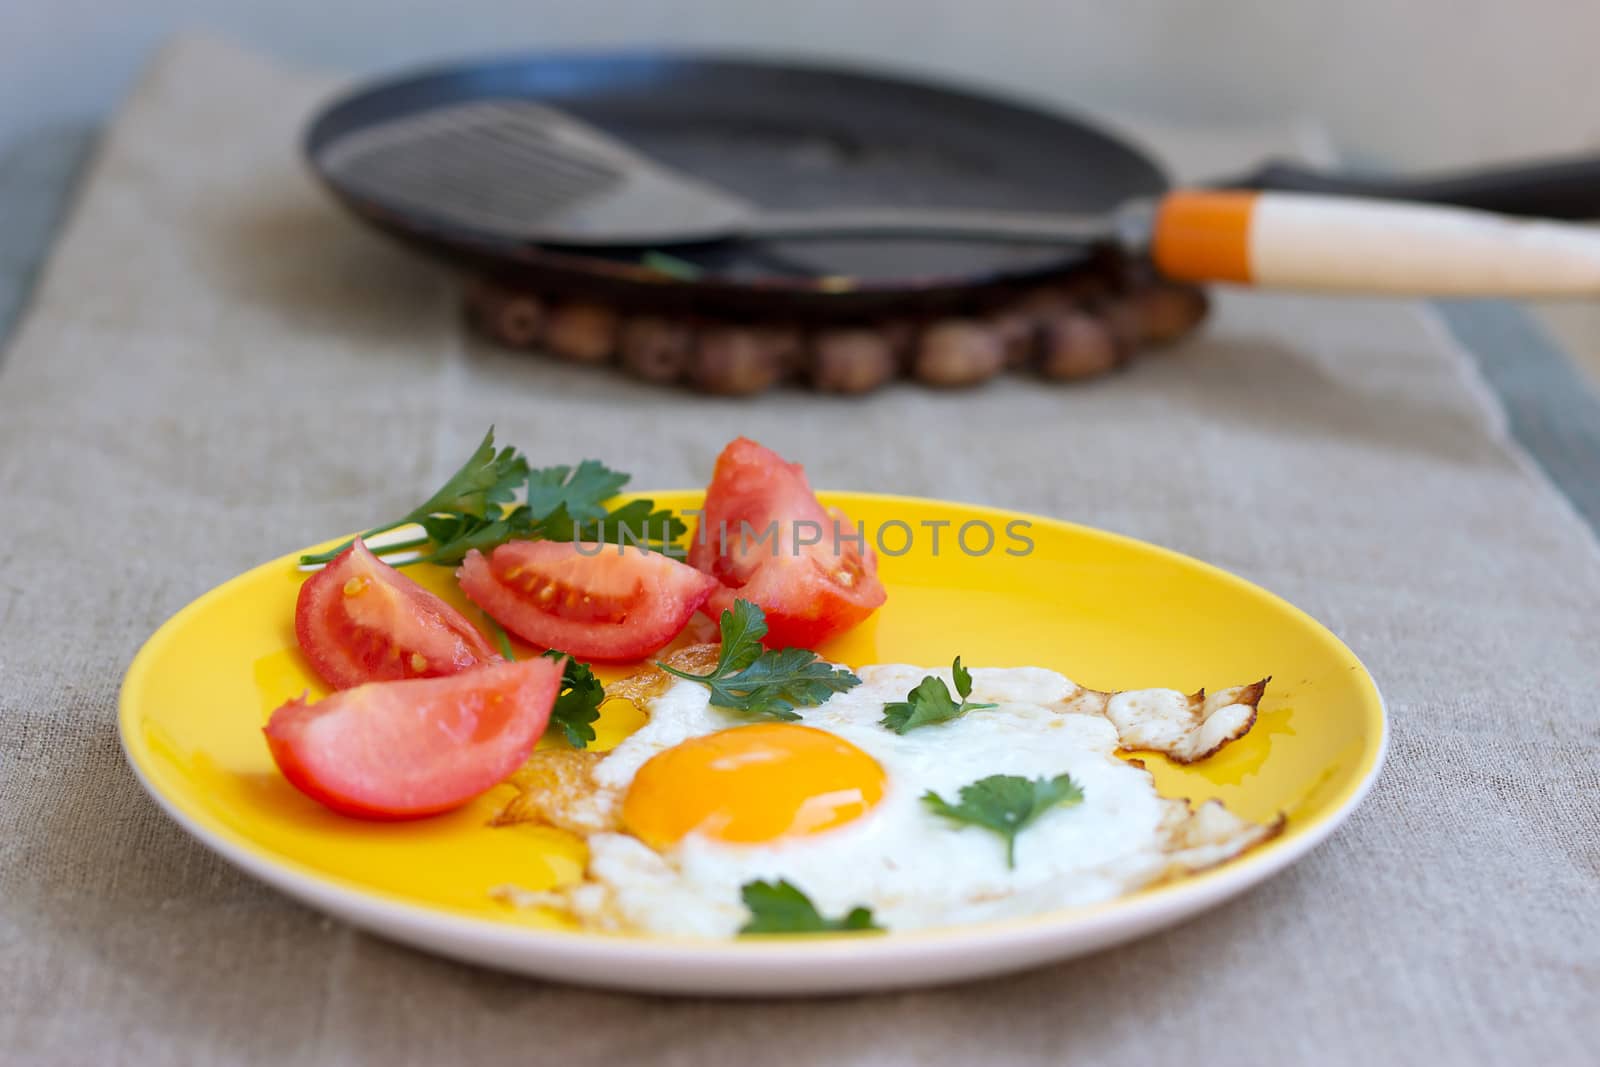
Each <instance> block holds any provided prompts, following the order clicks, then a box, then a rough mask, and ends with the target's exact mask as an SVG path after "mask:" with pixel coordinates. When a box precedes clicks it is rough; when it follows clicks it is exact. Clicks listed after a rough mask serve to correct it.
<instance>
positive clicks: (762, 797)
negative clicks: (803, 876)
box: [622, 723, 883, 848]
mask: <svg viewBox="0 0 1600 1067" xmlns="http://www.w3.org/2000/svg"><path fill="white" fill-rule="evenodd" d="M882 796H883V768H882V767H880V766H878V761H877V760H875V759H873V758H872V757H871V756H869V755H867V754H866V753H865V752H863V751H861V750H860V749H859V748H857V747H856V746H855V745H852V744H851V743H850V742H848V741H845V740H843V739H842V738H839V737H835V736H834V735H833V734H830V733H826V732H825V731H822V730H817V729H813V728H812V727H810V726H796V725H794V724H792V723H762V724H759V725H755V726H738V727H734V728H733V729H731V730H722V731H719V732H718V733H714V734H707V735H706V736H704V737H695V738H691V739H689V740H688V741H685V742H683V743H682V744H680V745H676V746H674V747H673V748H669V749H667V750H666V751H665V752H660V753H657V754H656V755H655V756H653V757H651V758H650V760H648V761H647V762H646V763H645V764H644V766H642V767H640V768H639V773H638V774H636V775H635V776H634V779H633V784H632V785H631V786H630V787H629V789H628V794H627V796H626V797H625V798H623V801H622V823H623V826H624V827H626V828H627V830H628V832H629V833H631V834H633V835H634V836H635V837H637V838H639V840H641V841H643V842H644V843H645V844H647V845H649V846H650V847H651V848H662V847H664V846H666V845H670V844H672V843H673V842H675V841H678V840H679V839H681V838H683V837H684V836H685V835H687V834H702V835H704V836H706V837H709V838H712V839H714V840H717V841H726V842H730V843H738V844H755V843H758V842H763V841H775V840H777V839H779V838H782V837H790V836H795V835H799V834H814V833H817V832H819V831H822V830H827V829H830V828H832V827H835V826H840V825H843V824H844V823H847V822H849V821H851V820H852V819H856V818H859V817H860V816H862V815H864V814H866V813H867V812H868V811H870V810H872V807H873V805H875V804H877V803H878V801H879V799H881V798H882Z"/></svg>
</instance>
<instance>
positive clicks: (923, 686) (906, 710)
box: [879, 656, 995, 734]
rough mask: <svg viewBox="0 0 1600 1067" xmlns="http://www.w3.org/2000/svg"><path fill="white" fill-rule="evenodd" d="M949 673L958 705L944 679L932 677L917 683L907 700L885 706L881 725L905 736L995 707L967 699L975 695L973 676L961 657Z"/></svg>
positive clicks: (958, 657)
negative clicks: (954, 687)
mask: <svg viewBox="0 0 1600 1067" xmlns="http://www.w3.org/2000/svg"><path fill="white" fill-rule="evenodd" d="M950 673H951V674H952V675H953V676H954V677H955V682H956V692H957V693H958V694H959V695H960V697H961V702H960V703H959V704H958V703H956V700H955V698H954V697H952V696H951V695H950V688H949V686H947V685H945V684H944V680H943V679H942V678H936V677H934V676H933V675H931V674H930V675H928V676H927V677H926V678H924V679H922V681H920V682H918V683H917V687H916V688H915V689H913V690H911V692H909V693H907V694H906V698H905V699H904V700H901V701H897V702H896V703H893V704H885V705H884V706H883V718H882V719H881V720H879V725H880V726H885V727H888V728H889V729H891V730H893V731H894V732H895V733H897V734H904V733H908V732H909V731H911V730H915V729H916V728H917V727H919V726H932V725H933V724H934V723H940V722H949V721H950V720H951V719H959V718H960V717H961V716H963V715H965V714H966V713H967V712H969V711H980V710H982V709H983V708H992V707H994V706H995V705H993V704H978V703H974V702H973V701H970V700H968V699H967V698H968V697H970V696H971V695H972V675H971V674H970V673H968V671H967V669H966V668H965V667H963V666H962V665H961V657H960V656H957V657H956V661H955V663H953V664H951V666H950Z"/></svg>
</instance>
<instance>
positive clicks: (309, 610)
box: [294, 540, 500, 689]
mask: <svg viewBox="0 0 1600 1067" xmlns="http://www.w3.org/2000/svg"><path fill="white" fill-rule="evenodd" d="M294 634H295V637H296V638H298V639H299V641H300V648H301V650H302V651H304V652H305V654H306V657H307V658H308V659H310V660H311V666H312V667H313V668H314V669H315V670H316V672H317V674H318V675H319V676H320V677H321V678H322V680H323V681H325V682H327V683H328V684H329V685H331V686H333V687H334V688H335V689H348V688H350V687H351V686H353V685H361V684H362V683H363V682H385V681H392V680H395V679H399V678H439V677H443V676H444V675H447V674H455V673H456V672H457V671H464V670H466V669H467V668H469V667H477V666H479V665H481V664H485V663H495V662H498V661H499V659H500V657H499V656H498V655H497V654H496V653H495V651H494V649H493V648H492V647H491V646H490V645H489V642H488V641H487V640H485V639H484V637H483V635H482V634H480V633H478V631H477V630H475V629H474V628H473V626H472V624H471V623H470V622H468V621H467V620H466V618H465V617H464V616H463V615H462V614H461V613H460V612H459V611H457V610H456V609H455V608H453V607H451V606H450V605H449V604H446V603H445V602H444V601H442V600H440V599H439V598H438V597H436V596H434V595H433V594H432V593H430V592H428V591H427V590H426V589H424V588H422V586H420V585H418V584H417V583H416V582H413V581H412V580H411V579H410V578H407V577H406V576H405V575H403V574H401V573H400V572H399V571H397V570H395V569H394V568H393V567H391V566H389V565H388V564H387V563H384V562H383V561H382V560H381V559H379V558H378V557H377V556H374V555H373V554H372V553H371V552H369V551H367V546H366V545H363V544H362V543H361V542H360V541H359V540H358V541H357V542H356V543H355V544H353V545H351V546H350V547H349V548H347V549H345V550H344V551H343V552H342V553H340V554H339V555H338V556H337V557H335V558H334V560H333V562H331V563H329V564H328V565H327V566H326V567H324V568H322V570H320V571H318V572H316V573H315V574H313V575H312V576H311V577H309V578H307V579H306V580H305V583H304V584H303V585H301V586H300V598H299V600H298V602H297V603H296V604H295V611H294Z"/></svg>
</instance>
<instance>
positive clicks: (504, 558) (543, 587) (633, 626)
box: [456, 541, 717, 662]
mask: <svg viewBox="0 0 1600 1067" xmlns="http://www.w3.org/2000/svg"><path fill="white" fill-rule="evenodd" d="M456 578H457V579H458V580H459V581H460V582H461V591H462V592H463V593H465V594H467V596H468V597H470V598H471V599H472V601H473V603H475V604H477V605H478V606H479V607H480V608H482V609H483V610H484V611H487V612H488V613H489V614H490V615H491V616H493V617H494V619H495V620H496V621H497V622H499V623H500V625H502V626H504V627H505V628H506V629H507V630H510V631H511V632H512V633H514V634H516V635H518V636H519V637H521V638H523V639H524V640H526V641H529V642H531V643H532V644H535V645H538V646H539V647H540V648H559V649H561V651H563V652H570V653H571V654H572V655H574V656H576V657H578V658H579V659H585V660H610V661H613V662H615V661H618V660H632V659H639V658H641V657H643V656H647V655H649V654H650V653H652V652H654V651H655V650H656V649H658V648H660V647H661V646H662V645H664V644H666V643H667V642H668V641H670V640H672V639H673V638H674V637H676V636H677V635H678V633H679V631H681V630H682V629H683V628H684V626H685V625H686V624H687V623H688V622H689V619H690V617H691V616H693V615H694V613H695V612H696V611H698V610H699V609H700V605H701V604H704V603H705V601H706V597H708V596H710V595H711V591H712V590H713V589H715V588H716V585H717V583H716V582H715V581H713V580H712V579H710V578H708V577H706V576H705V575H704V574H701V573H700V572H699V571H697V570H695V569H694V568H693V567H686V566H684V565H683V564H682V563H679V562H678V561H677V560H675V559H672V558H670V557H667V556H663V555H661V554H660V553H657V552H646V551H644V550H643V549H638V548H633V547H631V546H630V547H627V548H620V549H619V548H618V547H617V546H616V545H599V544H592V543H585V544H584V545H582V546H581V551H580V546H578V545H575V544H572V543H570V542H567V541H508V542H507V543H505V544H503V545H501V546H499V547H498V548H496V549H495V550H494V551H493V552H492V553H490V555H489V556H488V557H487V558H486V557H485V556H484V555H483V554H482V553H481V552H477V551H472V552H468V553H467V558H466V559H465V560H463V561H462V564H461V569H460V570H458V571H456Z"/></svg>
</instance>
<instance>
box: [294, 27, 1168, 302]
mask: <svg viewBox="0 0 1600 1067" xmlns="http://www.w3.org/2000/svg"><path fill="white" fill-rule="evenodd" d="M507 98H512V99H531V100H539V101H542V102H546V103H549V104H552V105H555V106H557V107H561V108H564V109H566V110H568V111H570V112H571V113H573V114H575V115H577V116H579V117H581V118H583V119H585V120H587V121H589V122H591V123H594V124H596V125H598V126H600V127H603V128H605V129H606V130H608V131H610V132H611V133H613V134H615V135H617V136H619V137H621V138H623V139H624V140H626V141H628V142H630V143H632V144H634V145H636V146H638V147H639V148H641V149H642V150H643V151H645V152H646V153H649V154H651V155H653V156H656V157H658V158H660V159H662V160H664V161H665V162H667V163H669V164H671V165H673V166H675V167H680V168H682V169H684V170H686V171H689V172H692V173H695V174H699V175H701V176H704V177H706V178H709V179H710V180H712V181H714V182H716V183H718V184H721V185H724V186H726V187H728V188H729V189H732V190H733V191H735V192H737V193H739V194H741V195H743V196H746V197H748V198H749V199H751V200H753V201H756V202H758V203H761V204H765V205H768V206H771V207H775V208H800V207H809V206H818V207H822V206H840V205H866V204H882V203H888V204H896V205H920V206H941V207H974V208H977V207H986V208H1009V209H1015V210H1019V211H1062V212H1095V211H1106V210H1110V209H1111V208H1114V207H1116V206H1117V205H1118V204H1120V203H1122V202H1123V201H1124V200H1127V199H1129V198H1131V197H1137V196H1145V195H1150V194H1154V193H1159V192H1160V191H1162V190H1163V189H1165V188H1166V187H1167V184H1168V183H1167V179H1166V177H1165V176H1164V175H1163V174H1162V172H1161V170H1160V169H1159V168H1158V167H1157V166H1156V165H1155V163H1153V162H1152V161H1151V160H1150V159H1149V158H1147V157H1146V156H1144V155H1143V154H1141V153H1140V152H1139V151H1137V150H1136V149H1134V148H1133V147H1131V146H1129V145H1127V144H1125V143H1124V142H1122V141H1120V140H1118V139H1117V138H1115V137H1113V136H1111V135H1110V134H1107V133H1105V132H1103V131H1101V130H1099V129H1096V128H1095V127H1093V126H1091V125H1089V124H1087V123H1085V122H1083V121H1081V120H1078V119H1075V118H1072V117H1070V116H1067V115H1063V114H1056V113H1052V112H1048V111H1045V110H1042V109H1040V108H1037V107H1033V106H1029V105H1025V104H1019V103H1013V102H1008V101H1004V100H998V99H995V98H992V97H989V96H982V95H976V94H973V93H969V92H963V91H958V90H955V89H951V88H945V87H941V86H938V85H934V84H931V83H927V82H921V81H913V80H909V79H903V78H891V77H886V76H882V75H878V74H866V73H862V72H858V71H851V70H846V69H840V68H834V67H824V66H809V65H808V66H800V65H792V64H787V63H786V64H771V63H764V62H753V61H748V60H739V59H731V58H720V57H712V56H698V55H682V54H670V53H660V52H630V53H610V54H583V55H574V54H550V55H530V56H523V57H518V58H512V59H502V60H496V61H492V62H483V63H469V64H464V65H461V66H454V67H448V68H443V69H439V70H434V71H429V72H425V73H421V74H416V75H412V76H409V77H402V78H399V79H397V80H393V81H386V82H383V83H381V84H377V85H373V86H369V87H366V88H362V89H359V90H357V91H356V92H354V93H352V94H351V95H348V96H345V97H343V98H342V99H340V100H337V101H336V102H334V103H333V104H332V105H330V106H329V107H328V108H327V109H326V110H325V111H323V112H322V113H321V114H320V115H319V116H318V117H317V118H316V119H315V120H314V121H313V122H312V125H311V127H310V129H309V131H308V133H307V135H306V142H305V149H306V154H307V156H308V157H309V159H310V161H311V165H312V167H313V168H314V169H315V170H316V171H317V173H318V174H319V176H320V177H321V178H322V179H323V180H324V181H325V182H327V183H328V184H329V186H330V187H331V188H332V189H333V191H334V193H335V194H336V195H338V196H339V198H340V199H341V200H343V201H344V202H345V203H346V204H347V205H348V206H350V207H351V208H353V209H354V210H355V211H357V212H358V213H360V214H361V215H362V216H363V217H365V218H366V219H368V220H369V221H371V222H373V223H375V224H376V225H378V226H380V227H382V228H383V229H384V230H386V231H388V232H390V233H391V234H394V235H395V236H398V237H400V238H402V239H404V240H405V241H407V242H408V243H411V244H413V245H415V246H417V247H420V248H421V249H423V250H425V251H427V252H429V253H432V254H434V255H437V256H443V257H445V258H448V259H451V260H453V261H456V262H459V263H463V264H465V265H468V266H470V267H472V268H474V269H478V270H487V271H490V272H492V273H495V274H498V275H501V276H507V275H510V276H513V277H520V278H525V279H526V280H527V282H528V283H529V284H530V285H533V286H536V287H541V288H545V289H554V290H557V291H582V292H586V293H593V294H596V295H600V294H605V295H609V296H611V297H613V298H616V299H620V300H623V301H632V302H635V303H638V302H643V303H655V304H673V303H677V304H689V305H694V304H701V305H706V306H713V305H715V306H717V307H719V308H722V309H741V308H742V309H746V310H750V311H759V312H762V313H767V314H771V313H782V312H784V311H795V312H801V311H805V312H809V313H813V314H815V313H828V312H840V313H845V314H851V313H862V312H867V311H871V312H874V313H882V312H885V311H889V310H892V309H896V308H904V309H906V310H911V309H913V308H916V307H928V306H933V305H938V304H941V303H949V302H952V301H960V300H963V299H966V298H969V297H970V296H971V295H972V294H973V293H974V292H975V291H980V290H985V289H991V288H995V287H1003V286H1007V285H1010V284H1013V283H1016V282H1019V281H1023V280H1026V279H1029V278H1033V277H1041V276H1046V275H1050V274H1056V273H1060V272H1062V271H1066V270H1070V269H1072V268H1073V267H1076V266H1080V265H1082V264H1083V263H1084V262H1085V261H1086V260H1087V258H1088V257H1089V255H1090V254H1091V250H1089V249H1085V248H1061V249H1049V248H1044V249H1041V248H1027V247H1018V246H1007V245H989V244H957V243H946V242H932V241H915V242H913V241H872V242H863V241H856V242H829V243H827V244H822V243H798V242H797V243H793V244H789V245H780V244H766V245H707V246H703V247H698V248H691V249H674V250H673V255H675V256H676V257H678V258H679V259H683V260H688V261H690V262H692V263H693V264H694V265H695V266H696V267H698V268H700V270H701V271H703V274H702V275H701V276H700V277H698V278H696V279H694V280H689V281H685V280H682V279H681V278H680V279H676V280H674V279H669V278H667V277H665V276H663V275H662V274H660V273H659V272H657V271H653V270H648V269H644V268H641V267H640V265H639V264H640V257H641V254H642V253H644V252H646V251H648V250H646V249H631V250H627V251H621V252H617V253H615V254H610V253H608V254H604V255H597V254H595V253H594V252H592V251H589V250H583V251H578V250H562V249H557V248H549V247H535V246H532V245H528V244H521V243H516V242H509V241H506V240H504V239H503V238H496V237H490V236H488V235H486V234H482V233H477V232H474V231H471V230H468V229H465V228H462V227H460V226H456V225H452V224H449V223H446V222H444V221H442V220H441V219H439V218H436V217H430V216H429V215H428V214H427V213H426V212H418V211H400V210H393V209H391V208H389V207H387V206H385V205H384V204H383V203H382V202H380V201H379V200H377V199H375V198H372V197H369V196H362V195H357V194H356V193H355V192H354V191H353V190H351V189H348V188H341V187H340V184H339V182H338V181H337V180H336V179H335V178H334V177H333V176H331V175H330V174H329V173H327V171H326V170H324V169H323V168H322V167H321V166H319V164H318V160H319V158H320V156H321V153H322V152H324V151H325V150H326V149H327V148H328V147H329V146H331V145H333V144H335V143H337V142H338V141H339V139H340V138H342V137H345V136H347V135H349V134H351V133H353V132H356V131H359V130H362V129H365V128H367V127H370V126H372V125H373V124H377V123H382V122H385V121H388V120H393V119H396V118H400V117H404V116H410V115H414V114H416V113H417V112H419V111H426V110H429V109H432V108H438V107H442V106H447V105H452V104H460V103H464V102H467V101H475V100H482V99H507Z"/></svg>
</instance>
